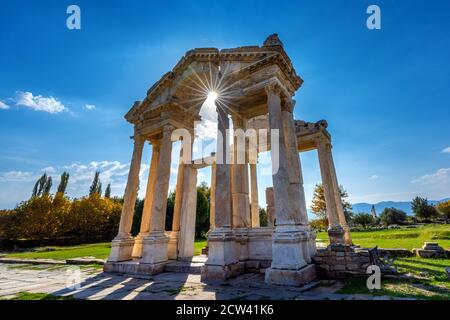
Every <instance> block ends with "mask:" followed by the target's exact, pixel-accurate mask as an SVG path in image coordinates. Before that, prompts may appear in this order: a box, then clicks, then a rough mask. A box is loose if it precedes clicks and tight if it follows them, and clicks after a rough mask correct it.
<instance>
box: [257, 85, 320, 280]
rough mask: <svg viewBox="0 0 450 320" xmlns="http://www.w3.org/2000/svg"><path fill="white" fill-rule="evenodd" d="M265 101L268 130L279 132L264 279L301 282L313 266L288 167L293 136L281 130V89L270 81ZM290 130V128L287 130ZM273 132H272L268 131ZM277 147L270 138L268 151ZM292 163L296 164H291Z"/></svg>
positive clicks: (312, 271) (312, 273)
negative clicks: (269, 259) (268, 263)
mask: <svg viewBox="0 0 450 320" xmlns="http://www.w3.org/2000/svg"><path fill="white" fill-rule="evenodd" d="M266 93H267V104H268V109H269V124H270V129H271V130H278V133H279V141H278V148H279V157H278V162H279V163H278V166H277V163H275V161H276V159H275V157H273V156H272V167H274V168H277V167H278V171H277V172H275V173H274V174H273V190H274V197H275V215H276V220H277V223H276V227H275V232H274V234H273V240H272V264H271V267H270V268H268V269H267V270H266V282H268V283H273V284H281V285H301V284H304V283H306V282H309V281H311V280H312V279H314V278H315V277H316V273H315V266H314V265H307V263H306V261H305V258H304V247H305V245H304V244H305V243H307V233H306V232H305V230H304V226H302V225H301V222H302V217H301V213H300V211H299V210H298V204H297V203H296V200H295V199H294V198H295V196H296V192H293V190H296V189H295V188H292V187H291V183H290V182H291V179H290V177H289V175H290V174H291V173H292V172H294V170H295V171H297V172H298V169H295V168H294V169H293V168H290V167H289V165H290V164H289V162H288V161H289V160H288V158H290V157H291V156H290V155H289V150H288V149H287V146H290V144H291V143H292V136H291V135H289V136H286V133H285V130H283V126H284V125H286V124H283V119H282V118H283V115H282V112H281V89H280V88H279V87H278V86H275V85H271V86H269V87H266ZM287 132H289V131H287ZM271 136H273V135H271ZM274 148H277V144H276V142H275V141H271V152H272V155H273V154H274V152H275V151H274ZM294 163H295V162H294ZM294 165H295V164H294Z"/></svg>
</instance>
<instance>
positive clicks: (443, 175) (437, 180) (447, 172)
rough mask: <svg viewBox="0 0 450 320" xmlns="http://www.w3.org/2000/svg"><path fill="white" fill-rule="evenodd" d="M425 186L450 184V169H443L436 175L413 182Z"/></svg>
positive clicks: (422, 177) (424, 176)
mask: <svg viewBox="0 0 450 320" xmlns="http://www.w3.org/2000/svg"><path fill="white" fill-rule="evenodd" d="M411 182H412V183H419V184H424V185H446V184H450V168H442V169H439V170H437V171H436V172H435V173H432V174H426V175H423V176H421V177H419V178H417V179H414V180H413V181H411Z"/></svg>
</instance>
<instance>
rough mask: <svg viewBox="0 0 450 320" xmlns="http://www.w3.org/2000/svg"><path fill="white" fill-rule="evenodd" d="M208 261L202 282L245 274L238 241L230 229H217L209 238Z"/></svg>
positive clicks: (204, 268) (203, 271)
mask: <svg viewBox="0 0 450 320" xmlns="http://www.w3.org/2000/svg"><path fill="white" fill-rule="evenodd" d="M208 251H209V255H208V260H207V261H206V263H205V266H204V267H203V270H202V281H207V280H225V279H228V278H232V277H235V276H237V275H239V274H242V273H243V272H244V268H245V264H244V263H242V262H239V252H238V251H239V250H238V248H237V244H236V239H235V236H234V234H233V232H232V231H231V230H230V229H222V228H216V229H214V230H213V231H212V232H210V234H209V236H208Z"/></svg>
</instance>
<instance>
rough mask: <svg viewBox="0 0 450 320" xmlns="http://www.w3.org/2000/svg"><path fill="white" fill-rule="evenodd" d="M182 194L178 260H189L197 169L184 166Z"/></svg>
mask: <svg viewBox="0 0 450 320" xmlns="http://www.w3.org/2000/svg"><path fill="white" fill-rule="evenodd" d="M183 166H184V169H183V175H184V178H183V193H182V195H183V196H182V199H181V210H180V211H181V212H180V213H181V215H180V222H181V227H180V233H179V237H178V259H180V260H190V259H191V258H192V257H193V256H194V241H195V215H196V208H197V169H195V168H194V167H193V166H191V165H190V164H184V165H183Z"/></svg>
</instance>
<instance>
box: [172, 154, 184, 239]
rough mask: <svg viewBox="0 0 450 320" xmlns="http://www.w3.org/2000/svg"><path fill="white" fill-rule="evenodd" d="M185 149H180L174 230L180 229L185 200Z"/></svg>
mask: <svg viewBox="0 0 450 320" xmlns="http://www.w3.org/2000/svg"><path fill="white" fill-rule="evenodd" d="M182 159H183V150H180V163H179V165H178V173H177V185H176V189H175V204H174V208H173V222H172V231H180V217H181V203H182V200H183V192H184V189H183V184H184V183H183V181H184V168H185V165H184V163H183V161H182Z"/></svg>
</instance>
